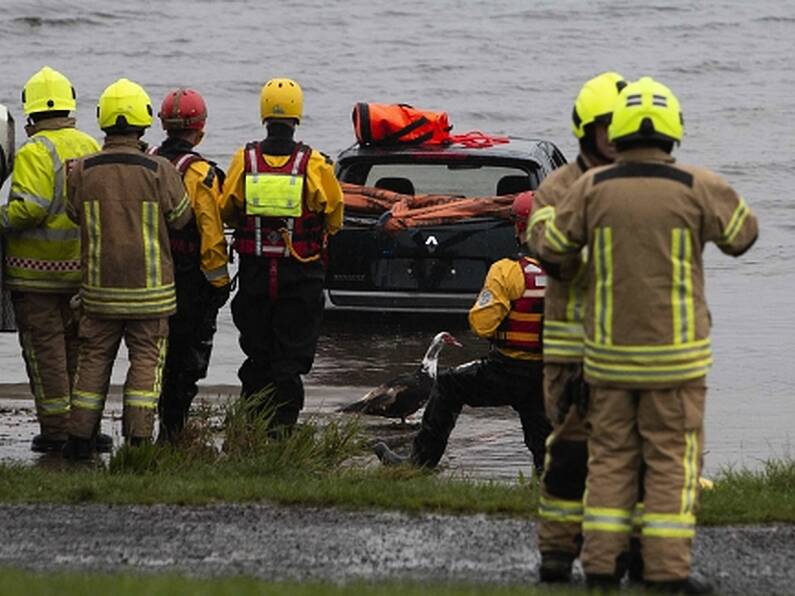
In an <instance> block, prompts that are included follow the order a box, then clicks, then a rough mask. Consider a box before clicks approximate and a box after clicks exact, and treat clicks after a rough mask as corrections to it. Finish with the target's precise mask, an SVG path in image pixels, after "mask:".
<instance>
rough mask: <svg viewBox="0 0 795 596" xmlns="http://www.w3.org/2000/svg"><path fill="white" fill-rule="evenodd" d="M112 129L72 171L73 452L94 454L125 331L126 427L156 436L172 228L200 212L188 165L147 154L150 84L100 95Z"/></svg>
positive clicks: (68, 448) (68, 453)
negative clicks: (75, 254) (76, 341)
mask: <svg viewBox="0 0 795 596" xmlns="http://www.w3.org/2000/svg"><path fill="white" fill-rule="evenodd" d="M97 121H98V123H99V127H100V128H101V129H102V130H103V131H104V132H105V134H106V137H105V144H104V146H103V148H102V151H101V152H100V153H97V154H95V155H92V156H89V157H86V158H83V159H80V160H77V161H76V162H74V164H73V166H72V168H71V171H70V172H69V178H68V189H69V190H68V197H69V200H68V204H67V207H66V209H67V213H68V215H69V218H70V219H71V220H72V221H74V222H75V223H77V224H79V226H80V237H81V257H80V260H81V269H82V276H83V281H82V285H81V288H80V299H81V303H82V309H83V317H82V318H81V319H80V329H79V337H80V347H79V352H78V357H77V374H76V378H75V384H74V389H73V390H72V408H71V411H70V413H69V427H68V430H69V438H68V440H67V443H66V445H65V446H64V456H65V457H67V458H69V459H88V458H90V457H91V456H92V454H93V451H94V437H95V433H96V429H97V422H98V421H99V419H100V417H101V416H102V410H103V409H104V407H105V398H106V396H107V393H108V385H109V383H110V374H111V369H112V368H113V361H114V360H115V359H116V353H117V351H118V349H119V344H120V343H121V340H122V338H124V343H125V344H126V345H127V350H128V352H129V362H130V366H129V368H128V370H127V379H126V381H125V383H124V390H123V399H124V411H123V415H122V434H123V435H124V437H125V438H126V440H127V443H128V444H130V445H133V446H135V445H140V444H142V443H146V442H148V441H150V440H151V437H152V431H153V427H154V420H155V411H156V410H157V402H158V399H159V397H160V385H161V381H162V373H163V364H164V363H165V357H166V345H167V342H168V317H170V316H171V315H173V314H174V313H175V312H176V310H177V309H176V307H177V299H176V294H175V292H174V265H173V261H172V257H171V247H170V244H169V238H168V228H175V229H178V228H181V227H183V226H185V225H186V224H187V223H188V222H189V221H190V220H191V218H192V217H193V212H192V211H191V208H190V200H189V199H188V197H187V195H186V194H185V187H184V186H183V185H182V179H181V178H180V176H179V173H178V172H177V171H176V170H175V169H174V167H173V166H172V165H171V163H170V162H169V161H168V160H166V159H164V158H162V157H158V156H156V155H146V154H145V153H144V150H143V149H144V147H143V144H142V143H141V142H140V138H141V136H142V135H143V133H144V131H145V130H146V129H147V128H148V127H149V126H151V124H152V104H151V101H150V100H149V96H148V95H147V93H146V91H144V89H143V88H142V87H141V86H139V85H137V84H136V83H133V82H132V81H129V80H127V79H119V80H118V81H116V82H115V83H113V84H112V85H110V86H109V87H108V88H107V89H105V91H104V92H103V93H102V95H101V96H100V98H99V104H98V105H97Z"/></svg>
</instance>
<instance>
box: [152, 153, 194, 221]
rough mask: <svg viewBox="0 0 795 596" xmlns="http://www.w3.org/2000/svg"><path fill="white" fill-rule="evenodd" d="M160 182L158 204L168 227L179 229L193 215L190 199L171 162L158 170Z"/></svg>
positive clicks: (180, 177)
mask: <svg viewBox="0 0 795 596" xmlns="http://www.w3.org/2000/svg"><path fill="white" fill-rule="evenodd" d="M158 177H159V182H160V206H161V209H162V210H163V215H164V216H165V218H166V223H167V224H168V227H169V228H171V229H174V230H179V229H180V228H183V227H185V225H186V224H187V223H188V222H189V221H190V220H191V218H192V217H193V210H192V209H191V208H190V207H191V204H190V199H189V198H188V194H187V192H185V185H184V184H183V183H182V176H180V175H179V172H177V170H176V169H175V168H173V167H171V164H168V165H167V166H161V167H160V169H159V171H158Z"/></svg>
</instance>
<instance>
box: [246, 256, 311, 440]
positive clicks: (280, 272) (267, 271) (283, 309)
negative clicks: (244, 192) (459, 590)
mask: <svg viewBox="0 0 795 596" xmlns="http://www.w3.org/2000/svg"><path fill="white" fill-rule="evenodd" d="M323 276H324V271H323V265H322V263H320V262H312V263H299V262H298V261H295V260H293V259H285V258H278V259H270V258H261V257H246V256H243V257H241V259H240V270H239V277H238V280H239V284H240V286H239V289H238V292H237V294H235V297H234V299H233V300H232V318H233V320H234V322H235V327H237V329H238V330H239V331H240V347H241V349H242V350H243V352H244V353H245V355H246V360H245V361H244V362H243V365H242V366H241V367H240V369H239V370H238V376H239V377H240V382H241V383H242V398H243V399H246V400H249V401H250V402H251V403H252V404H254V403H256V404H257V407H258V408H261V409H263V410H266V411H270V410H272V411H273V413H274V414H273V419H272V427H273V428H278V427H287V428H289V427H291V426H292V425H294V424H295V422H296V420H297V419H298V413H299V412H300V411H301V409H302V408H303V407H304V385H303V382H302V381H301V375H303V374H306V373H308V372H309V371H310V370H311V368H312V363H313V362H314V359H315V350H316V348H317V340H318V337H319V335H320V326H321V322H322V319H323Z"/></svg>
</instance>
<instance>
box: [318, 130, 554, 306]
mask: <svg viewBox="0 0 795 596" xmlns="http://www.w3.org/2000/svg"><path fill="white" fill-rule="evenodd" d="M507 140H508V142H501V143H499V144H493V145H492V146H485V147H484V146H466V145H461V144H449V145H420V146H410V145H396V146H390V147H365V146H361V145H359V144H355V145H353V146H352V147H350V148H348V149H346V150H345V151H343V152H342V153H341V154H340V155H339V156H338V158H337V176H338V178H339V179H340V181H341V182H343V183H350V184H354V185H361V186H364V187H375V188H376V189H384V190H386V191H393V192H394V193H400V195H405V196H409V197H412V196H418V195H448V196H453V197H467V198H475V197H495V196H504V195H514V194H517V193H520V192H523V191H527V190H533V189H535V188H537V187H538V185H539V184H540V182H541V180H543V179H544V177H545V176H547V175H548V174H549V173H550V172H551V171H552V170H554V169H555V168H557V167H559V166H561V165H563V164H564V163H566V159H565V157H564V156H563V154H562V153H561V151H560V150H559V149H558V148H557V147H556V146H555V145H554V144H553V143H551V142H549V141H545V140H538V139H524V138H516V137H510V138H509V139H507ZM346 203H347V201H346ZM388 215H389V214H388V213H378V212H375V213H374V212H372V211H370V210H357V209H356V208H355V207H352V206H351V205H348V204H346V213H345V225H344V228H343V229H342V230H341V231H340V232H339V233H337V234H336V235H335V236H332V237H331V238H330V240H329V247H328V248H329V250H328V259H329V260H328V267H327V275H326V308H327V309H333V310H352V311H378V312H411V313H422V312H427V313H456V312H466V311H467V310H468V309H469V308H470V306H471V305H472V303H473V301H474V299H475V297H476V295H477V293H478V292H479V291H480V288H481V286H482V283H483V280H484V278H485V276H486V273H487V271H488V269H489V267H490V266H491V264H492V263H493V262H494V261H496V260H498V259H501V258H504V257H508V256H513V255H515V254H516V249H517V247H516V242H515V240H514V236H513V224H512V223H511V222H510V221H509V220H508V219H505V218H504V217H503V218H498V217H493V216H475V217H466V218H451V219H450V221H443V222H441V223H438V224H434V225H424V226H422V227H407V228H405V229H399V230H397V231H395V230H394V229H391V230H390V229H388V226H384V222H385V219H386V217H388Z"/></svg>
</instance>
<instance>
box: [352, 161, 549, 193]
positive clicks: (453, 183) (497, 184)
mask: <svg viewBox="0 0 795 596" xmlns="http://www.w3.org/2000/svg"><path fill="white" fill-rule="evenodd" d="M365 185H366V186H375V187H377V188H385V189H387V190H394V191H396V192H400V193H403V194H415V195H420V194H442V195H453V196H461V197H489V196H494V195H497V194H501V195H505V194H514V193H517V192H521V191H523V190H530V189H534V188H536V187H537V186H538V177H537V176H536V175H530V174H528V173H527V172H526V171H524V170H522V169H521V168H511V167H503V166H499V167H497V166H480V167H475V168H473V167H461V166H459V165H448V164H417V163H413V164H376V165H373V166H372V167H371V168H370V171H369V173H368V175H367V180H366V181H365Z"/></svg>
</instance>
